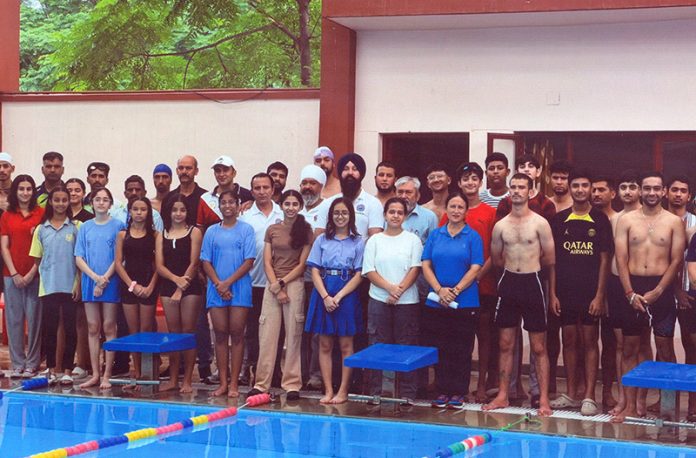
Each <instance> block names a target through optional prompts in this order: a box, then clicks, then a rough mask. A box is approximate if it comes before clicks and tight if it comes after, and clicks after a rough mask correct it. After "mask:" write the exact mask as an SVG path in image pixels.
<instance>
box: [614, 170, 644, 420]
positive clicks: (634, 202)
mask: <svg viewBox="0 0 696 458" xmlns="http://www.w3.org/2000/svg"><path fill="white" fill-rule="evenodd" d="M617 188H618V193H619V199H620V200H621V202H622V203H623V210H621V211H620V212H618V213H616V212H615V213H614V214H613V215H612V216H610V217H609V222H610V223H611V228H612V232H613V234H614V236H616V224H617V222H618V221H619V219H620V218H621V217H622V216H623V215H625V214H626V213H629V212H632V211H635V210H639V209H640V208H641V204H640V185H639V184H638V173H637V172H636V171H634V170H626V171H625V172H624V173H623V174H622V175H621V177H620V178H619V180H618V186H617ZM629 308H630V307H629V306H628V303H627V301H626V298H625V297H624V294H623V288H622V287H621V281H620V280H619V271H618V270H617V268H616V257H613V258H612V261H611V275H609V282H608V284H607V314H608V318H609V320H608V321H609V325H610V326H611V327H612V328H613V330H614V338H615V340H616V355H615V360H616V363H615V367H616V378H617V384H618V386H619V400H618V404H617V405H616V406H614V408H613V409H611V410H610V411H609V413H610V414H611V415H614V414H615V413H618V412H621V411H622V410H623V409H624V407H625V406H626V400H625V398H624V390H623V385H622V384H621V374H622V372H621V359H622V358H623V333H622V332H621V312H622V311H626V310H627V309H629ZM648 340H649V335H648ZM644 349H647V356H646V355H645V352H644ZM645 359H652V348H650V347H649V346H647V347H646V346H645V345H644V346H643V347H641V361H643V360H645ZM642 391H645V390H642ZM639 398H640V396H639ZM642 412H643V413H645V399H644V398H643V410H642ZM640 413H641V412H640V409H639V414H640Z"/></svg>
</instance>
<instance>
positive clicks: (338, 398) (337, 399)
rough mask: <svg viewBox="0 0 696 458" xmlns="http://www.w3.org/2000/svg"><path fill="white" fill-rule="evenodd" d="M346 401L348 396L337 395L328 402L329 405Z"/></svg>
mask: <svg viewBox="0 0 696 458" xmlns="http://www.w3.org/2000/svg"><path fill="white" fill-rule="evenodd" d="M347 401H348V395H347V394H340V393H339V394H337V395H336V396H334V397H333V399H331V401H329V404H343V403H345V402H347Z"/></svg>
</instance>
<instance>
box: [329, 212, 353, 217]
mask: <svg viewBox="0 0 696 458" xmlns="http://www.w3.org/2000/svg"><path fill="white" fill-rule="evenodd" d="M332 215H333V216H350V212H341V211H338V212H333V213H332Z"/></svg>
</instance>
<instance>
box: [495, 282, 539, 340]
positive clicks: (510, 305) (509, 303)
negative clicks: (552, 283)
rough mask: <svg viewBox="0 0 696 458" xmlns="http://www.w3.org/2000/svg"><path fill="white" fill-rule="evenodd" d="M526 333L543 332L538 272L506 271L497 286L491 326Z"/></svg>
mask: <svg viewBox="0 0 696 458" xmlns="http://www.w3.org/2000/svg"><path fill="white" fill-rule="evenodd" d="M520 318H523V319H524V326H523V328H524V329H525V330H527V331H529V332H546V302H545V301H544V290H543V288H542V286H541V274H540V273H539V272H532V273H525V274H519V273H515V272H510V271H509V270H506V271H505V272H503V275H502V277H500V281H499V282H498V304H497V305H496V307H495V324H496V326H498V327H499V328H514V327H517V326H519V324H520Z"/></svg>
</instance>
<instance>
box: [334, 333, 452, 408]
mask: <svg viewBox="0 0 696 458" xmlns="http://www.w3.org/2000/svg"><path fill="white" fill-rule="evenodd" d="M437 362H438V353H437V348H435V347H420V346H416V345H395V344H384V343H378V344H374V345H372V346H370V347H367V348H366V349H364V350H361V351H359V352H357V353H354V354H352V355H351V356H349V357H347V358H346V359H345V360H344V364H345V365H346V366H347V367H353V368H360V369H372V370H378V371H382V394H385V393H387V394H388V395H391V396H393V398H383V397H381V396H357V395H350V396H351V398H353V399H355V400H363V401H365V400H367V401H368V402H371V403H373V404H381V402H382V401H386V402H391V403H392V404H393V405H394V408H395V412H398V406H399V404H400V403H402V402H405V401H407V400H405V399H398V398H399V386H398V380H397V373H398V372H411V371H415V370H418V369H421V368H423V367H427V366H430V365H433V364H436V363H437Z"/></svg>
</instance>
